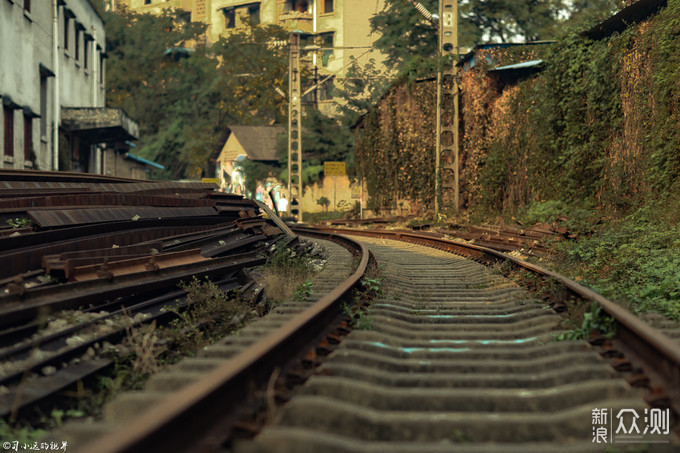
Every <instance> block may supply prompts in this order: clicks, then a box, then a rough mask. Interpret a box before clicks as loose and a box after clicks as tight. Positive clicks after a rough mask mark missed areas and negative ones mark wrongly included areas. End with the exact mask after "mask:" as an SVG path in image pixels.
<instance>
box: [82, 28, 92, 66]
mask: <svg viewBox="0 0 680 453" xmlns="http://www.w3.org/2000/svg"><path fill="white" fill-rule="evenodd" d="M91 43H92V37H91V36H90V35H88V34H85V39H84V41H83V68H85V69H87V68H88V66H89V62H88V61H89V59H90V46H91V45H92V44H91Z"/></svg>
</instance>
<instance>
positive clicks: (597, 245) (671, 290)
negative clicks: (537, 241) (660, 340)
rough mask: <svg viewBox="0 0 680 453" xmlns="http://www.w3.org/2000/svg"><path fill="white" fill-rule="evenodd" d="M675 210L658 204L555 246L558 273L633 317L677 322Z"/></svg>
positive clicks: (679, 275) (678, 226)
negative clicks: (624, 307)
mask: <svg viewBox="0 0 680 453" xmlns="http://www.w3.org/2000/svg"><path fill="white" fill-rule="evenodd" d="M677 215H680V214H679V213H677V208H673V207H670V206H668V205H667V204H666V203H657V204H656V205H654V206H648V207H646V208H643V209H640V210H639V211H637V212H636V213H635V214H633V215H630V216H628V217H625V218H623V219H619V220H616V221H612V222H610V223H607V224H605V225H602V226H600V227H599V228H598V229H597V230H596V231H595V232H594V233H593V234H592V235H591V236H589V237H581V238H580V239H579V240H578V241H567V242H563V243H560V244H558V246H557V249H558V251H559V252H560V258H561V261H562V263H563V264H562V265H561V266H559V267H560V269H559V271H560V272H563V273H565V274H569V275H571V277H572V278H576V279H577V280H579V281H581V283H583V284H585V285H586V286H589V287H591V288H593V289H594V290H595V291H597V292H599V293H601V294H602V295H604V296H605V297H608V298H611V299H614V300H618V301H621V302H624V303H626V304H627V305H628V306H629V308H630V309H631V310H633V311H634V312H636V313H648V312H655V313H661V314H663V315H665V316H667V317H669V318H671V319H673V320H675V321H680V222H678V219H676V218H675V216H677Z"/></svg>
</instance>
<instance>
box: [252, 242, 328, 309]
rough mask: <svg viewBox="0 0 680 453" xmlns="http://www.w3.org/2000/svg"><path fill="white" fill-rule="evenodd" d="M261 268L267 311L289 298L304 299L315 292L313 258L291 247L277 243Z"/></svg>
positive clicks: (315, 269)
mask: <svg viewBox="0 0 680 453" xmlns="http://www.w3.org/2000/svg"><path fill="white" fill-rule="evenodd" d="M260 270H261V271H262V275H263V279H262V282H263V286H264V296H265V299H266V300H265V306H266V311H269V310H271V309H272V308H273V307H275V306H277V305H279V304H280V303H282V302H285V301H288V300H297V301H301V300H304V299H305V298H306V297H307V296H310V295H311V294H312V293H313V285H312V282H311V280H310V278H311V277H312V276H313V275H314V274H315V272H316V271H317V268H315V265H314V262H313V259H312V258H311V257H309V256H305V255H301V254H300V253H298V252H296V251H295V250H293V249H291V248H289V247H285V246H283V245H282V244H277V245H276V248H275V249H274V252H273V253H272V254H271V255H270V256H269V259H268V260H267V263H266V264H265V265H264V266H262V267H261V268H260Z"/></svg>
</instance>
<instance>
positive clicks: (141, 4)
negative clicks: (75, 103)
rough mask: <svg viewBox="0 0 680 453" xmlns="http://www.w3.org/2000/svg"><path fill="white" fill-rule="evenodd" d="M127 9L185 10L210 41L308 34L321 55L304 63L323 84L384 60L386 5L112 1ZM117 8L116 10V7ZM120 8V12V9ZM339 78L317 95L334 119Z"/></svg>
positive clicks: (294, 0) (336, 0)
mask: <svg viewBox="0 0 680 453" xmlns="http://www.w3.org/2000/svg"><path fill="white" fill-rule="evenodd" d="M111 1H113V2H114V3H115V2H116V1H117V3H118V4H122V3H125V4H126V5H127V6H128V7H129V8H131V9H132V10H134V11H136V12H140V13H144V12H150V13H158V12H159V11H161V10H162V9H164V8H183V9H185V10H187V11H190V12H191V19H192V20H193V21H201V22H205V23H207V24H208V32H207V33H208V40H209V41H212V42H214V41H217V40H218V39H219V37H220V36H223V35H225V34H228V33H230V32H232V31H236V30H242V29H244V28H247V27H250V26H256V25H258V24H277V25H280V26H282V27H283V28H285V29H287V30H290V31H293V30H300V31H302V32H303V41H302V42H303V53H304V47H306V46H312V45H316V46H319V47H320V48H321V50H319V51H316V52H309V53H308V54H307V55H303V62H306V63H307V64H308V65H310V67H311V68H314V69H315V71H316V72H317V73H318V79H319V80H323V79H324V78H326V77H328V76H334V77H343V76H344V75H345V72H346V69H347V67H348V66H349V64H350V63H351V61H352V58H354V59H356V60H358V63H359V64H360V65H361V64H364V63H366V62H367V61H368V60H369V59H370V58H373V59H374V60H375V61H376V64H377V65H378V67H380V64H381V63H382V61H383V60H384V55H383V54H382V53H381V52H379V51H378V50H377V49H375V48H373V47H372V44H373V42H374V41H375V40H376V39H377V36H375V35H373V34H372V32H371V26H370V22H369V20H370V18H371V17H372V16H373V15H375V14H376V13H378V12H380V11H381V10H382V9H383V7H384V0H377V1H376V2H367V1H365V0H111ZM114 7H115V5H114ZM119 7H120V6H119ZM332 85H333V77H331V78H329V79H328V80H327V81H326V82H325V83H324V84H322V85H321V86H320V89H319V91H318V92H317V93H316V94H317V96H318V98H317V100H318V101H319V102H318V104H319V108H320V109H322V111H325V112H326V113H332V112H333V110H334V109H333V107H332V104H333V103H334V99H333V98H332V94H331V92H332V90H330V88H331V87H332Z"/></svg>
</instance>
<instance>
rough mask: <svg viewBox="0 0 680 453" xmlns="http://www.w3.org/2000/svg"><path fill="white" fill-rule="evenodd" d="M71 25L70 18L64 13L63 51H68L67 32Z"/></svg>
mask: <svg viewBox="0 0 680 453" xmlns="http://www.w3.org/2000/svg"><path fill="white" fill-rule="evenodd" d="M70 24H71V17H70V16H69V15H68V13H67V12H66V11H64V50H68V32H69V25H70Z"/></svg>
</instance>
